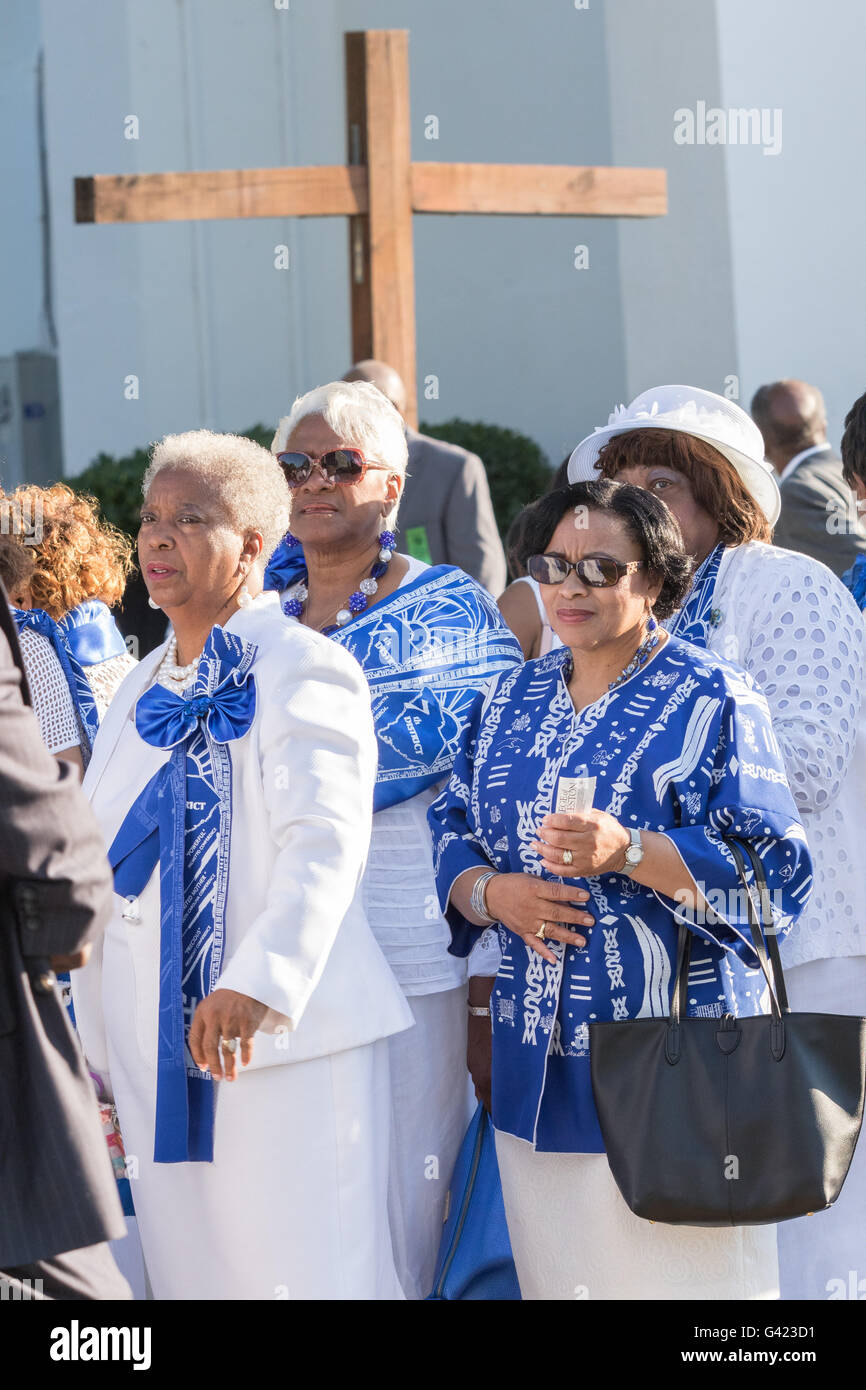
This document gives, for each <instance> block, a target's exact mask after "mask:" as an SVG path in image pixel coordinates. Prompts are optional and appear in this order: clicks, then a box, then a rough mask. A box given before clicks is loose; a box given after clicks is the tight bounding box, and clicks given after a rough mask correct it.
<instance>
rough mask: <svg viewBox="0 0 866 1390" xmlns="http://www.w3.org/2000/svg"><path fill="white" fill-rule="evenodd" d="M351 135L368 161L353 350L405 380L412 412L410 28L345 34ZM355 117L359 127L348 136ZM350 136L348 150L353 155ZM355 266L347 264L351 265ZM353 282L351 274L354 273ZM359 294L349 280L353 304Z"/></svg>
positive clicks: (413, 416)
mask: <svg viewBox="0 0 866 1390" xmlns="http://www.w3.org/2000/svg"><path fill="white" fill-rule="evenodd" d="M346 80H347V84H348V89H349V92H348V107H347V109H348V113H349V127H350V130H349V134H350V142H351V140H352V139H353V138H354V139H355V140H356V141H357V140H358V138H360V158H361V159H363V161H364V163H365V165H366V169H367V196H368V207H367V242H366V246H365V247H364V255H363V257H362V263H363V261H364V260H366V265H365V266H364V267H363V268H364V272H365V274H366V275H367V276H368V280H367V284H368V285H369V293H368V302H369V325H367V324H365V322H364V321H363V319H362V318H361V317H360V315H359V317H358V319H357V320H356V324H355V329H353V355H354V357H355V358H356V359H357V358H358V357H377V358H380V359H381V360H382V361H385V362H389V363H390V364H391V366H392V367H395V368H396V369H397V371H398V372H399V373H400V375H401V377H402V378H403V381H404V383H405V386H406V420H407V422H408V424H410V425H414V424H415V423H416V420H417V404H416V381H415V263H414V252H413V246H412V202H411V167H412V166H411V163H410V142H409V34H408V31H407V30H405V29H387V30H383V29H370V30H366V31H365V32H363V33H358V34H347V35H346ZM359 125H360V127H361V134H360V137H358V136H357V135H355V136H353V127H355V128H356V129H357V127H358V126H359ZM351 153H352V151H351V144H350V157H351ZM356 268H357V267H354V266H353V269H356ZM353 285H354V280H353ZM364 302H365V299H364V295H363V293H362V292H361V291H360V290H359V291H358V293H357V297H356V291H355V289H354V288H353V309H354V307H355V304H356V303H357V304H358V306H359V309H360V307H361V305H362V304H363V303H364Z"/></svg>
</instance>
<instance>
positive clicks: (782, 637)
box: [710, 541, 866, 966]
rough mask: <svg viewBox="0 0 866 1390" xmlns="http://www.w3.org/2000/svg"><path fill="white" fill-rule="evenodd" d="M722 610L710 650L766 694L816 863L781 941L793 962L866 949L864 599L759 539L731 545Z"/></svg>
mask: <svg viewBox="0 0 866 1390" xmlns="http://www.w3.org/2000/svg"><path fill="white" fill-rule="evenodd" d="M714 606H715V607H716V608H718V609H719V610H720V613H721V620H720V622H719V625H718V626H717V627H716V628H714V629H713V630H712V633H711V637H710V649H711V650H712V651H714V652H717V653H718V654H719V655H720V656H725V657H727V658H728V659H729V660H731V661H736V662H738V663H739V664H740V665H741V666H744V667H745V668H746V670H747V671H748V672H749V673H750V675H752V676H753V677H754V679H755V680H756V681H757V683H758V685H759V686H760V687H761V689H762V690H763V692H764V694H765V696H766V697H767V702H768V704H769V706H770V713H771V714H772V716H773V728H774V730H775V733H776V737H777V738H778V740H779V745H780V747H781V750H782V754H783V756H784V759H785V766H786V769H787V773H788V780H789V782H790V784H791V791H792V793H793V796H794V800H795V801H796V803H797V807H798V809H799V811H800V814H801V816H802V818H803V825H804V827H805V830H806V836H807V839H808V841H809V848H810V850H811V852H812V857H813V860H814V873H815V882H814V886H813V890H812V896H811V898H810V900H809V902H808V904H807V906H806V908H805V910H804V912H803V914H802V916H801V917H800V918H799V919H798V921H797V924H796V926H795V927H794V930H793V931H792V932H791V933H790V934H789V936H788V937H786V939H785V940H784V941H783V942H782V946H781V952H782V960H783V963H784V964H785V965H789V966H790V965H802V964H805V963H806V962H807V961H811V960H820V959H822V958H824V957H828V956H852V955H866V916H864V904H866V853H864V849H863V844H862V841H863V829H862V827H863V808H864V804H866V803H864V794H866V727H864V729H863V731H862V732H861V735H860V738H859V739H857V730H858V725H859V723H860V719H861V710H860V704H861V692H862V690H863V674H864V637H866V633H864V625H863V619H862V617H861V615H860V612H859V610H858V608H857V605H856V604H855V603H854V600H853V599H852V598H851V595H850V594H849V593H848V591H847V589H846V588H845V587H844V585H843V584H842V583H841V582H840V581H839V580H838V579H837V578H836V576H835V575H834V574H832V573H831V571H830V570H829V569H827V567H826V566H825V565H822V564H820V563H819V562H818V561H817V560H813V559H811V558H810V557H809V556H806V555H800V554H798V553H795V552H794V551H791V550H781V549H779V548H777V547H776V546H771V545H763V544H761V543H760V542H758V541H752V542H750V543H749V544H748V545H742V546H737V547H735V548H732V549H729V550H726V551H725V553H724V555H723V557H722V561H721V564H720V566H719V574H718V579H717V581H716V589H715V596H714ZM864 714H866V711H864ZM855 740H856V747H855Z"/></svg>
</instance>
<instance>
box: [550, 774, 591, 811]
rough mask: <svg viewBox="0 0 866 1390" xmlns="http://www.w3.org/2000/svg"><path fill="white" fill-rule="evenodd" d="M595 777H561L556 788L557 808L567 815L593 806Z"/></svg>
mask: <svg viewBox="0 0 866 1390" xmlns="http://www.w3.org/2000/svg"><path fill="white" fill-rule="evenodd" d="M594 796H595V778H594V777H560V779H559V782H558V784H557V788H556V810H557V811H558V812H562V813H564V814H565V815H567V816H573V815H576V814H577V813H578V812H580V811H589V810H591V808H592V802H593V797H594Z"/></svg>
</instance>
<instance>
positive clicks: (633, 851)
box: [625, 845, 643, 864]
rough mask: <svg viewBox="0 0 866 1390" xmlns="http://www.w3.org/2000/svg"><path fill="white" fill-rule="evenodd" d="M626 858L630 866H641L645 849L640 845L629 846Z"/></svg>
mask: <svg viewBox="0 0 866 1390" xmlns="http://www.w3.org/2000/svg"><path fill="white" fill-rule="evenodd" d="M625 857H626V862H627V863H628V864H639V863H640V861H641V860H642V859H643V849H642V848H641V846H640V845H629V847H628V849H627V850H626V852H625Z"/></svg>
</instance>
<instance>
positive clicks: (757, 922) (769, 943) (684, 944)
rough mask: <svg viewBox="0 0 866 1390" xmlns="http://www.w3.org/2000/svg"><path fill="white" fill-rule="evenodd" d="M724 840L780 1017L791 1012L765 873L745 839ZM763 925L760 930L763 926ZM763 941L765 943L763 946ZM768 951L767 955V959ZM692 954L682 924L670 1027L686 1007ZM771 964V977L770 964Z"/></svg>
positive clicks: (772, 1002)
mask: <svg viewBox="0 0 866 1390" xmlns="http://www.w3.org/2000/svg"><path fill="white" fill-rule="evenodd" d="M725 843H726V844H727V846H728V847H729V849H730V851H731V853H732V855H733V856H734V862H735V864H736V866H737V872H738V874H739V876H740V880H741V882H742V884H743V887H744V888H745V890H746V903H747V912H748V916H749V930H750V933H751V937H752V946H753V947H754V951H755V955H756V956H757V957H758V964H759V965H760V967H761V971H762V973H763V976H764V979H765V980H766V981H767V985H768V987H769V990H770V1007H771V1012H772V1014H773V1017H774V1018H775V1019H777V1020H780V1019H781V1017H782V1014H783V1013H790V1012H791V1010H790V1006H789V1004H788V991H787V988H786V986H785V973H784V971H783V969H782V960H781V956H780V955H779V942H778V940H777V938H776V931H775V924H774V922H773V913H772V909H771V907H770V894H769V889H768V888H767V877H766V874H765V873H764V866H763V864H762V863H761V860H760V858H759V856H758V854H757V853H756V852H755V850H754V849H753V848H752V846H751V844H750V843H749V841H748V840H742V841H740V840H737V839H735V838H734V837H733V836H726V837H725ZM743 850H745V852H746V854H747V855H748V857H749V860H750V862H751V865H752V872H753V874H754V876H755V884H756V885H757V889H758V902H759V904H760V908H761V915H760V916H759V915H758V913H757V912H756V910H755V903H754V899H753V897H752V885H751V884H750V883H749V881H748V878H747V877H746V864H745V860H744V859H743ZM762 928H763V930H762ZM765 941H766V946H765V944H764V943H765ZM768 952H769V959H768ZM691 954H692V933H691V932H690V931H689V929H688V927H686V926H685V925H683V924H681V925H680V930H679V937H678V939H677V970H676V980H675V982H674V990H673V995H672V997H671V1012H670V1022H671V1025H672V1026H673V1027H676V1026H678V1025H679V1022H680V1019H681V1018H684V1017H685V1015H686V1011H687V996H688V981H689V965H690V962H691ZM771 966H772V978H771V975H770V967H771Z"/></svg>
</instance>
